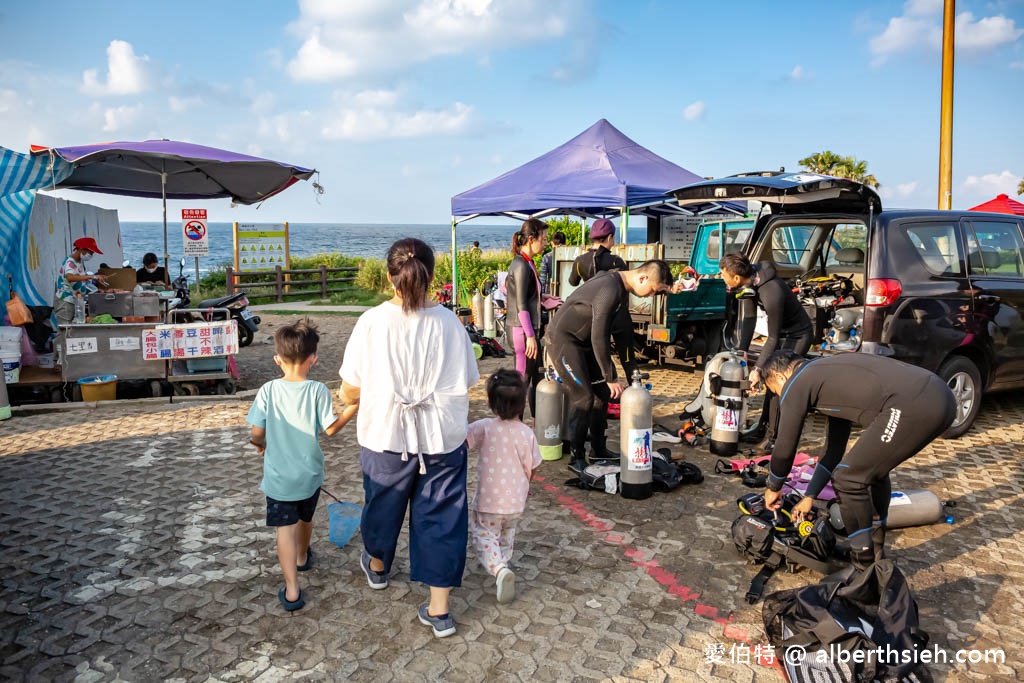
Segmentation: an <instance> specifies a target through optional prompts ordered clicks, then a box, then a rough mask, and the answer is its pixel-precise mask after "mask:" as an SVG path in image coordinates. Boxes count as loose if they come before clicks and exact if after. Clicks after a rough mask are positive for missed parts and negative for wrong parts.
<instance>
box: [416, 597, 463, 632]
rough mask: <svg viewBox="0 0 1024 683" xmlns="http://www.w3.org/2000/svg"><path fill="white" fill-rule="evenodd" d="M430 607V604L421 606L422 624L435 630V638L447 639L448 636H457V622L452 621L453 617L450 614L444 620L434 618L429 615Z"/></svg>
mask: <svg viewBox="0 0 1024 683" xmlns="http://www.w3.org/2000/svg"><path fill="white" fill-rule="evenodd" d="M429 607H430V603H424V604H422V605H420V609H419V615H420V623H421V624H423V625H424V626H429V627H431V628H432V629H434V637H435V638H447V637H448V636H453V635H455V620H454V619H452V615H451V614H449V615H448V616H446V617H444V618H443V619H442V618H441V617H432V616H430V615H429V614H428V613H427V610H428V609H429Z"/></svg>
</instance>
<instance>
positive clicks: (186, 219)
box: [181, 209, 210, 256]
mask: <svg viewBox="0 0 1024 683" xmlns="http://www.w3.org/2000/svg"><path fill="white" fill-rule="evenodd" d="M208 237H209V236H208V235H207V232H206V209H182V210H181V239H182V250H183V251H182V253H184V254H185V256H208V255H209V253H210V243H209V240H208Z"/></svg>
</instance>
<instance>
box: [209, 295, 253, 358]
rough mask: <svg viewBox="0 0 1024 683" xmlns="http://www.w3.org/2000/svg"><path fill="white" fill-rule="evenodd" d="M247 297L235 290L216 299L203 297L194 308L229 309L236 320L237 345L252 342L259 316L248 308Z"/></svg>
mask: <svg viewBox="0 0 1024 683" xmlns="http://www.w3.org/2000/svg"><path fill="white" fill-rule="evenodd" d="M248 307H249V297H247V296H246V295H245V292H235V293H234V294H228V295H227V296H221V297H217V298H216V299H204V300H203V301H200V302H199V305H198V306H196V308H198V309H200V310H202V309H206V308H226V309H228V310H229V311H231V317H232V318H233V319H235V320H237V321H238V346H239V347H242V346H248V345H249V344H252V340H253V337H254V336H255V335H256V332H257V331H259V329H260V327H259V325H260V322H262V321H261V320H260V317H259V316H258V315H256V314H255V313H253V312H252V311H250V310H249V308H248Z"/></svg>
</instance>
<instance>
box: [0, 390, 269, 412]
mask: <svg viewBox="0 0 1024 683" xmlns="http://www.w3.org/2000/svg"><path fill="white" fill-rule="evenodd" d="M257 391H258V390H257V389H247V390H245V391H239V392H238V393H236V394H231V395H228V396H160V397H158V398H123V399H120V400H118V401H78V402H74V401H67V402H65V403H36V404H32V405H25V406H13V407H11V414H12V416H18V415H43V414H46V413H71V412H75V411H79V410H108V409H111V408H123V407H132V406H140V405H167V406H177V405H182V404H186V403H219V402H229V401H248V400H251V399H252V398H254V397H255V396H256V392H257Z"/></svg>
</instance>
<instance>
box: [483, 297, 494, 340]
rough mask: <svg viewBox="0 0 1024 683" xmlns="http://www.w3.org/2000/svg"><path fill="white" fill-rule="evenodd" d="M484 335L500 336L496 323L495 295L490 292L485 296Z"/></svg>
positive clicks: (490, 336)
mask: <svg viewBox="0 0 1024 683" xmlns="http://www.w3.org/2000/svg"><path fill="white" fill-rule="evenodd" d="M483 306H484V336H485V337H489V338H491V339H493V338H494V337H496V336H498V335H497V332H496V326H495V324H494V297H492V296H491V295H490V294H488V295H487V296H485V297H484V303H483Z"/></svg>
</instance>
